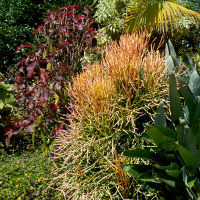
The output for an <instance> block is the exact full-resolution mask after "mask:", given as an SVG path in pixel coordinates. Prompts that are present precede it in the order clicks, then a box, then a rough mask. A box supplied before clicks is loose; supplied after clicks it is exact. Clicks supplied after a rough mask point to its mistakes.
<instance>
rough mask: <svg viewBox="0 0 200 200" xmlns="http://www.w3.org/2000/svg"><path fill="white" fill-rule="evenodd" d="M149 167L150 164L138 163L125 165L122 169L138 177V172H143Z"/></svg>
mask: <svg viewBox="0 0 200 200" xmlns="http://www.w3.org/2000/svg"><path fill="white" fill-rule="evenodd" d="M150 168H151V166H148V165H139V164H135V165H133V164H130V165H125V166H124V170H125V171H126V172H128V173H129V174H130V175H131V176H133V177H135V178H138V177H139V175H140V174H143V173H145V172H146V171H148V170H149V169H150Z"/></svg>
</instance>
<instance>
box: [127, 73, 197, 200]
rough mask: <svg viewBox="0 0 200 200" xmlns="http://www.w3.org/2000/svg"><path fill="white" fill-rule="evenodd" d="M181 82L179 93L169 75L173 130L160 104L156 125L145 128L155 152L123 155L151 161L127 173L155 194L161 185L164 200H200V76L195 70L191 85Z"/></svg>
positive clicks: (174, 80) (174, 81) (133, 165)
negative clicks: (199, 197)
mask: <svg viewBox="0 0 200 200" xmlns="http://www.w3.org/2000/svg"><path fill="white" fill-rule="evenodd" d="M178 80H179V81H178V82H179V92H178V91H177V85H176V79H175V75H174V74H171V75H170V79H169V84H170V89H169V91H170V107H171V117H170V119H171V122H172V124H171V126H169V123H168V124H167V121H166V118H165V116H164V110H163V107H162V104H161V105H160V106H159V108H158V111H157V115H156V119H155V125H153V126H149V125H146V129H147V134H148V136H149V138H146V139H147V141H148V143H151V147H152V148H151V149H149V148H148V147H146V149H143V150H141V149H136V150H130V151H125V152H124V155H125V156H129V157H132V158H142V159H144V160H149V163H148V165H144V164H139V165H138V164H130V165H126V166H125V167H124V169H125V170H126V171H127V172H128V173H129V174H130V175H131V176H134V177H135V178H136V179H139V180H141V181H142V182H143V185H149V187H150V188H152V189H154V190H155V189H156V190H157V189H158V186H159V185H160V187H161V188H162V190H161V195H163V197H164V199H191V200H192V199H198V196H199V194H200V188H199V182H200V180H199V179H200V176H199V170H198V169H199V166H200V152H199V145H200V143H199V137H200V135H199V130H200V101H199V95H200V85H199V84H198V83H200V76H199V75H198V73H197V72H196V71H195V70H194V71H193V72H192V74H191V76H190V78H189V81H188V82H189V84H188V85H187V83H185V82H184V81H183V80H181V79H180V77H179V79H178ZM179 93H180V94H181V96H182V97H183V98H184V104H182V103H181V99H180V97H179ZM154 144H155V146H154ZM148 146H149V145H148Z"/></svg>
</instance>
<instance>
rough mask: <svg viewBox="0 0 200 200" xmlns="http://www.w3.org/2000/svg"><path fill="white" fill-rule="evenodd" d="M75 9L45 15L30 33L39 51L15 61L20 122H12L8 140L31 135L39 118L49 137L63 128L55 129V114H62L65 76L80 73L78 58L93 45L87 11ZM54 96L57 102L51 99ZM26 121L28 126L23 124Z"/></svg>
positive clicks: (69, 8)
mask: <svg viewBox="0 0 200 200" xmlns="http://www.w3.org/2000/svg"><path fill="white" fill-rule="evenodd" d="M77 7H78V6H77V5H73V6H70V7H69V6H64V7H62V8H60V9H59V11H50V12H48V17H47V18H46V19H44V20H43V23H42V25H40V26H39V27H38V28H37V29H35V30H34V31H33V34H35V36H36V39H37V42H38V46H39V48H38V49H36V50H34V51H31V52H29V53H28V54H27V56H26V57H25V58H23V59H21V61H19V62H18V68H19V70H18V73H16V74H17V75H16V78H15V84H16V88H17V90H18V93H17V95H16V99H17V100H16V102H17V104H18V107H19V112H20V113H21V115H22V116H23V118H24V119H23V120H22V121H21V122H18V123H15V122H13V124H14V123H15V129H14V128H12V129H9V130H8V131H7V132H6V133H5V134H7V135H8V136H9V137H11V136H12V134H13V133H14V132H15V131H16V130H17V131H22V130H25V131H27V130H28V132H31V130H32V129H31V127H30V126H31V124H33V123H35V122H37V121H38V118H39V116H40V115H41V116H42V119H43V120H42V124H43V127H44V129H47V128H48V131H49V130H50V129H51V130H52V133H53V134H55V133H57V132H60V133H61V129H62V127H63V125H60V126H59V124H58V122H57V121H58V120H59V118H58V113H65V112H66V109H65V108H66V105H65V104H64V97H65V95H64V93H63V88H64V86H65V85H66V84H67V83H68V81H69V80H67V77H70V76H73V75H75V74H76V73H77V72H79V71H80V70H81V68H82V67H81V66H80V58H81V56H83V55H84V51H89V50H90V49H91V47H92V46H95V45H96V39H95V38H94V36H95V34H96V31H95V29H93V28H92V24H93V22H94V20H93V18H91V17H90V16H89V13H90V11H91V8H90V7H85V8H84V10H83V12H82V13H77V11H76V8H77ZM94 44H95V45H94ZM24 47H30V45H21V46H20V47H18V48H17V51H18V50H20V49H21V48H24ZM55 94H56V95H57V96H58V97H59V101H56V100H55ZM55 119H56V120H55ZM27 121H28V122H30V123H28V124H27V123H25V122H27ZM36 124H37V123H36ZM37 126H38V125H37ZM50 127H52V128H50ZM55 127H58V128H57V129H55Z"/></svg>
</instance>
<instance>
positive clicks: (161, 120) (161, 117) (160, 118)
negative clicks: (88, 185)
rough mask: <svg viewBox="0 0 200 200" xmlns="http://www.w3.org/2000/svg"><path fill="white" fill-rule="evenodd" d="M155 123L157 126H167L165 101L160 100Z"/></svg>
mask: <svg viewBox="0 0 200 200" xmlns="http://www.w3.org/2000/svg"><path fill="white" fill-rule="evenodd" d="M154 123H155V125H157V126H167V123H166V119H165V114H164V108H163V102H160V104H159V106H158V109H157V112H156V119H155V122H154Z"/></svg>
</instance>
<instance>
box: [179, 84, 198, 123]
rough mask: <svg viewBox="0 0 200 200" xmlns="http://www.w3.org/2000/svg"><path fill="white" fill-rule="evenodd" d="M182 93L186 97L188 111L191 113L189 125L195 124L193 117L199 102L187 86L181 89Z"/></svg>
mask: <svg viewBox="0 0 200 200" xmlns="http://www.w3.org/2000/svg"><path fill="white" fill-rule="evenodd" d="M180 92H181V95H182V96H183V97H184V100H185V103H186V106H187V109H188V111H189V124H190V125H191V124H192V122H193V117H194V113H195V110H196V106H197V102H196V100H195V97H194V95H193V94H192V92H191V90H190V88H189V87H188V86H186V85H185V86H182V87H180Z"/></svg>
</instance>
